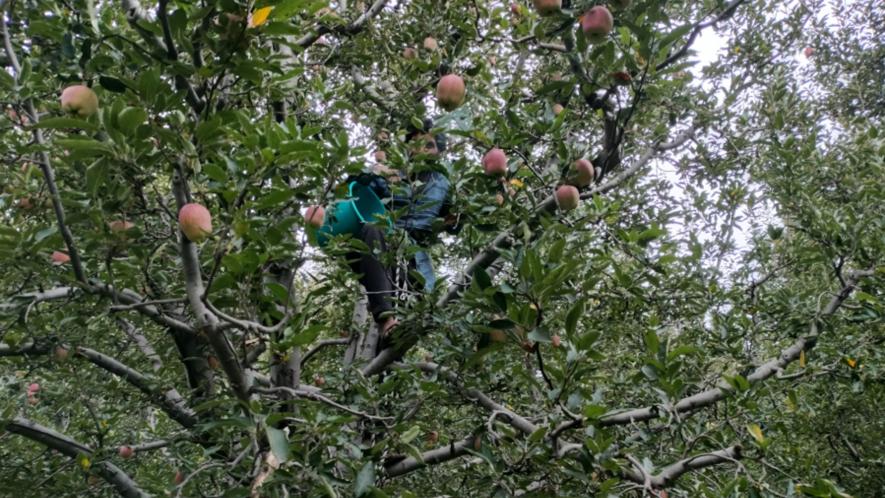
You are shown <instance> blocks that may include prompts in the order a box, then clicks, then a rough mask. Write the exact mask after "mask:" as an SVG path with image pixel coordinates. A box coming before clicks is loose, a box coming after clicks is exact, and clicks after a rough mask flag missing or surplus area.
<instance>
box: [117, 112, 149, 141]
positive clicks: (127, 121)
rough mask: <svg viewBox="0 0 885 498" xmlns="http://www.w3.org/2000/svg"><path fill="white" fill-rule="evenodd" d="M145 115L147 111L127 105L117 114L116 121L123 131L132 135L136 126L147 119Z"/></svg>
mask: <svg viewBox="0 0 885 498" xmlns="http://www.w3.org/2000/svg"><path fill="white" fill-rule="evenodd" d="M147 117H148V113H147V112H145V110H144V109H141V108H138V107H127V108H125V109H123V111H122V112H120V115H119V116H117V123H118V124H119V125H120V130H121V131H122V132H123V133H125V134H127V135H133V134H134V133H135V130H136V129H137V128H138V126H139V125H140V124H142V123H144V122H145V121H146V120H147Z"/></svg>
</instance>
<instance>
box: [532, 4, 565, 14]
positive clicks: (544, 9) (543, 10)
mask: <svg viewBox="0 0 885 498" xmlns="http://www.w3.org/2000/svg"><path fill="white" fill-rule="evenodd" d="M533 1H534V3H535V10H537V11H538V14H541V15H542V16H549V15H552V14H555V13H557V12H559V11H560V10H562V0H533Z"/></svg>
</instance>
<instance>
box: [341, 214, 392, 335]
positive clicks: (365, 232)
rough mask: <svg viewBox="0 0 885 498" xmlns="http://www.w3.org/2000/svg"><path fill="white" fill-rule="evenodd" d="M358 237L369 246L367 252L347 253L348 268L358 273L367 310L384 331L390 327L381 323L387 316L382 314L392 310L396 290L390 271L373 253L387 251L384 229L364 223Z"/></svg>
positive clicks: (387, 319) (385, 323) (384, 322)
mask: <svg viewBox="0 0 885 498" xmlns="http://www.w3.org/2000/svg"><path fill="white" fill-rule="evenodd" d="M360 239H361V240H362V241H363V242H365V243H366V245H367V246H369V252H366V253H352V254H349V255H348V259H349V260H351V263H350V268H351V269H352V270H353V272H354V273H357V274H359V276H360V283H361V284H363V287H365V288H366V293H367V294H368V298H369V312H371V313H372V317H373V318H374V319H375V321H376V322H378V323H379V327H381V328H382V332H386V329H389V328H390V327H389V326H386V327H385V326H382V325H381V324H383V325H387V322H388V321H389V318H388V317H382V315H383V314H386V313H389V312H391V311H393V303H392V300H393V298H394V295H395V292H396V290H395V288H394V285H393V282H392V281H391V279H390V272H389V271H388V269H387V267H386V266H384V264H383V263H382V262H381V261H380V260H379V259H378V257H377V256H376V255H375V252H376V251H377V252H378V253H379V254H383V253H384V252H386V251H387V242H386V241H385V239H384V231H383V230H382V229H380V228H378V227H376V226H373V225H368V224H366V225H363V228H362V230H361V231H360Z"/></svg>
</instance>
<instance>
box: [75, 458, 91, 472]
mask: <svg viewBox="0 0 885 498" xmlns="http://www.w3.org/2000/svg"><path fill="white" fill-rule="evenodd" d="M77 460H78V462H79V463H80V467H83V470H89V467H91V466H92V462H90V461H89V457H87V456H86V455H80V456H79V457H78V458H77Z"/></svg>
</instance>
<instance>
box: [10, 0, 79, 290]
mask: <svg viewBox="0 0 885 498" xmlns="http://www.w3.org/2000/svg"><path fill="white" fill-rule="evenodd" d="M2 7H3V4H2V3H0V11H2V10H4V9H2ZM9 17H10V19H11V18H12V14H11V13H10V14H9ZM0 31H2V33H3V46H4V48H5V49H6V55H7V57H8V58H9V62H10V64H11V65H12V69H13V93H17V92H18V78H19V76H20V75H21V65H20V64H19V62H18V57H17V56H16V54H15V50H13V48H12V41H11V40H10V39H9V29H8V28H7V27H6V21H5V19H4V20H3V22H0ZM25 110H26V112H27V114H28V118H29V119H30V120H31V123H33V124H34V125H36V124H38V123H39V122H40V116H39V114H38V113H37V110H36V109H35V108H34V102H33V101H32V100H31V99H30V98H28V99H27V100H25ZM33 134H34V140H35V141H36V142H37V145H38V146H39V147H40V160H39V163H40V170H41V171H42V172H43V178H44V179H45V180H46V187H47V188H48V189H49V197H50V199H52V209H53V210H54V211H55V218H56V220H57V222H58V229H59V232H61V236H62V239H64V241H65V245H66V246H67V249H68V255H69V256H70V257H71V266H72V267H73V269H74V276H75V277H76V278H77V280H78V281H80V282H82V283H84V284H85V283H86V272H85V271H84V270H83V262H82V261H81V260H80V253H79V252H78V251H77V247H76V246H75V245H74V235H73V234H72V233H71V230H70V229H69V228H68V225H67V223H65V211H64V207H63V206H62V202H61V195H59V193H58V186H57V185H56V183H55V171H53V169H52V165H51V163H50V161H49V154H48V153H47V152H46V150H47V148H48V146H47V144H46V140H45V138H44V137H43V130H42V129H41V128H37V127H36V126H35V127H34V129H33Z"/></svg>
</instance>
